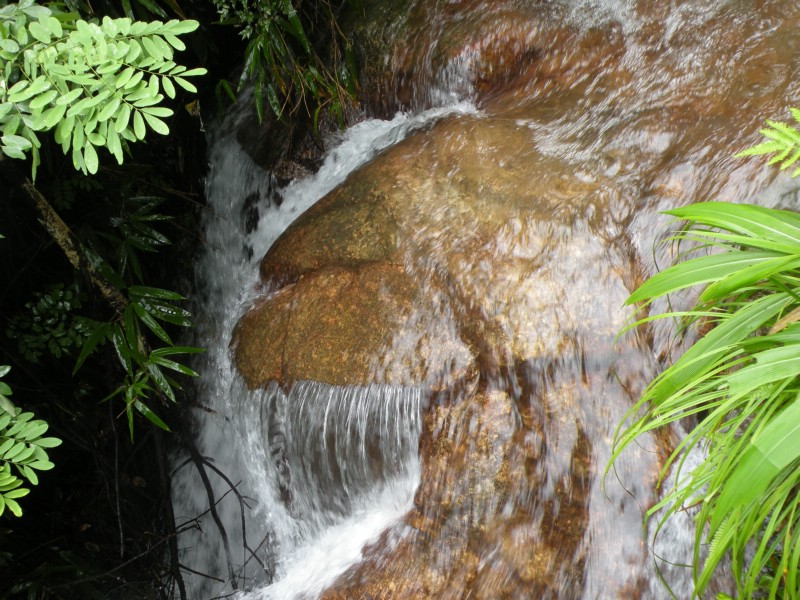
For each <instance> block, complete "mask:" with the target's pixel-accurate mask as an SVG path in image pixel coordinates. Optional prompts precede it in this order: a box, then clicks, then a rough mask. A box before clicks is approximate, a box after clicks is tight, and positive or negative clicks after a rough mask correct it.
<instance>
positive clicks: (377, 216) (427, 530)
mask: <svg viewBox="0 0 800 600" xmlns="http://www.w3.org/2000/svg"><path fill="white" fill-rule="evenodd" d="M434 4H435V9H434ZM522 4H524V6H521V5H522ZM567 4H570V5H571V3H546V2H542V3H539V2H529V3H518V2H511V1H508V2H506V1H502V2H496V3H491V6H485V5H486V3H477V2H474V1H472V0H465V1H463V2H448V3H444V4H442V3H424V2H409V3H405V4H404V3H398V4H394V5H393V6H394V8H393V10H395V11H396V13H397V14H398V15H402V18H400V19H399V20H394V21H392V25H391V26H387V27H386V28H384V29H380V27H379V24H378V21H376V20H373V21H369V20H368V21H367V23H368V24H367V25H365V27H366V29H365V30H364V31H373V32H374V31H379V32H380V35H376V36H375V38H376V39H380V42H379V43H380V44H384V43H385V44H386V47H385V48H383V49H381V47H379V46H376V47H374V51H372V50H371V51H370V52H367V53H365V56H366V55H370V56H372V57H374V58H376V59H377V60H376V61H375V62H373V63H370V65H371V66H370V69H371V70H370V69H368V70H367V77H368V78H371V79H370V81H372V83H371V84H369V85H368V86H365V87H376V89H380V90H383V91H382V92H381V93H380V94H379V95H378V96H376V97H375V98H374V99H372V100H371V101H370V103H371V106H372V107H373V108H372V110H374V111H375V112H377V113H379V114H381V111H391V110H394V109H396V108H398V107H402V106H411V107H415V108H419V107H424V106H430V105H432V104H436V103H437V102H443V101H444V99H446V98H448V97H452V96H459V95H462V96H466V97H469V98H471V99H473V100H474V101H475V102H476V103H477V104H478V105H479V106H480V107H481V108H482V112H481V114H480V115H478V116H458V117H450V118H447V119H444V120H442V121H440V122H438V123H436V124H435V125H431V126H430V127H428V128H427V129H425V130H424V131H419V132H417V133H416V134H414V135H412V136H411V137H409V138H408V139H406V140H404V141H402V142H400V143H398V144H397V145H395V146H394V147H392V148H390V149H388V150H386V151H384V152H383V153H381V154H380V155H379V156H377V157H375V158H374V159H373V160H372V161H371V162H370V163H368V164H367V165H365V166H363V167H362V168H361V169H359V170H358V171H357V172H356V173H353V174H352V175H351V176H350V177H349V178H348V179H347V181H345V182H344V183H343V184H342V185H341V186H340V187H338V188H337V189H336V190H334V191H333V192H331V193H330V194H328V195H327V196H326V197H325V198H323V199H322V200H321V201H320V202H319V203H318V204H317V205H315V206H314V207H313V208H312V209H311V210H310V211H308V212H307V213H306V214H305V215H303V216H302V217H301V218H300V219H298V221H297V222H296V223H295V224H294V225H293V226H292V227H290V228H289V229H288V230H287V231H286V233H285V234H284V235H283V236H282V237H281V238H280V239H279V240H278V242H277V243H276V244H275V245H274V246H273V248H272V249H271V250H270V251H269V253H268V254H267V256H266V257H265V258H264V260H263V262H262V264H261V275H262V279H263V282H264V287H265V289H266V290H268V291H269V294H268V295H267V296H266V298H265V299H264V300H263V301H262V303H260V304H259V305H258V306H257V307H255V308H254V309H253V311H252V312H251V313H249V314H248V315H246V316H245V317H244V319H243V321H242V323H241V325H240V327H239V330H238V333H237V335H236V339H235V341H234V345H235V352H236V360H237V365H238V367H239V369H240V371H241V372H242V373H243V375H244V376H245V378H246V380H247V382H248V384H249V385H251V386H252V387H258V386H263V385H265V384H266V383H267V382H268V381H270V380H276V381H281V382H284V383H286V382H290V381H294V380H298V379H312V380H315V381H326V382H329V383H333V384H335V385H368V384H370V383H376V382H378V383H380V382H387V383H399V384H403V385H420V384H423V385H427V389H428V390H429V392H430V394H431V402H430V408H429V409H428V412H427V413H426V416H425V427H424V430H423V432H422V436H421V439H420V458H421V461H422V477H421V483H420V486H419V489H418V490H417V492H416V495H415V498H414V507H413V509H412V510H411V511H410V512H409V514H408V515H406V517H405V518H404V519H403V521H402V522H401V523H399V524H397V525H396V526H395V527H392V528H391V529H390V530H388V531H387V532H385V534H384V536H383V537H382V539H381V540H379V541H378V542H377V543H375V544H374V545H372V546H369V547H367V548H365V549H364V551H363V560H362V561H361V562H360V563H359V564H357V565H354V566H353V567H352V568H351V569H350V570H349V571H348V572H347V573H345V574H344V575H342V577H341V578H340V579H339V580H338V581H337V582H336V583H335V584H334V585H333V586H331V588H330V590H328V591H327V592H326V593H325V594H324V595H323V597H324V598H329V599H330V598H348V599H349V598H392V599H404V598H431V597H435V598H465V597H469V598H487V599H488V598H537V599H539V598H606V597H607V598H654V597H655V598H658V597H661V595H660V592H659V591H658V590H659V589H660V588H657V587H653V586H654V585H656V586H658V585H659V584H658V582H657V581H656V582H655V584H654V581H655V580H654V578H653V576H652V560H653V557H652V555H651V554H650V553H649V550H648V548H647V545H646V542H645V540H644V539H643V536H642V534H641V521H642V516H643V511H644V510H646V509H647V508H648V507H649V506H651V505H652V503H653V502H655V501H656V500H657V498H658V492H657V490H656V483H655V482H656V480H657V475H658V471H659V468H660V465H662V464H663V460H664V458H665V456H666V455H667V454H668V453H669V451H670V449H671V447H672V446H673V445H674V439H673V438H672V435H671V433H670V432H665V433H661V434H659V435H658V436H653V437H643V438H642V439H641V440H640V441H641V446H639V447H631V448H630V449H629V452H628V453H627V454H625V455H623V456H622V457H620V459H619V460H618V462H617V463H616V469H617V471H616V473H614V474H613V476H609V477H608V478H607V479H606V481H605V483H606V487H605V488H604V487H603V469H604V467H605V465H606V464H607V462H608V460H609V458H610V455H611V447H610V446H611V440H612V438H613V436H614V430H615V427H616V425H617V424H618V423H619V422H621V421H622V419H623V418H625V415H626V412H627V410H628V409H629V407H630V406H631V405H632V404H633V403H634V402H635V400H636V399H637V398H638V396H639V393H640V391H641V389H642V388H643V386H644V385H645V384H646V383H647V382H648V381H650V380H651V379H652V378H653V376H654V375H655V373H656V371H657V366H658V365H657V363H658V362H661V361H666V360H667V359H668V358H669V356H671V354H672V353H673V352H674V351H675V349H674V348H673V347H672V345H671V339H670V333H671V330H670V327H671V325H669V324H667V323H663V324H656V325H655V326H654V327H653V328H652V329H651V330H649V331H647V332H646V334H645V333H642V334H639V335H635V336H630V337H628V338H625V339H624V340H617V339H616V335H617V333H618V332H619V331H620V329H621V328H622V327H623V326H624V324H625V323H626V322H627V320H628V319H629V318H630V317H631V312H630V310H629V309H626V308H624V302H625V299H626V298H627V296H628V294H629V292H630V291H631V290H633V289H634V288H635V287H636V286H637V285H638V283H640V282H641V281H642V280H643V279H644V277H646V276H647V275H648V274H652V273H653V272H654V271H655V269H656V268H662V267H663V266H664V265H666V264H668V263H669V261H670V260H671V256H670V255H669V252H670V251H669V250H664V249H663V248H664V247H663V246H660V245H658V244H657V242H658V240H659V239H660V238H661V237H663V236H665V235H667V234H668V233H667V230H666V229H664V223H665V220H664V219H661V218H659V217H658V216H657V211H658V210H663V209H669V208H673V207H675V206H678V205H682V204H685V203H687V202H690V201H695V200H703V199H710V198H716V199H725V200H750V199H753V198H755V197H757V194H756V192H759V191H762V190H763V189H765V188H768V186H769V185H770V184H772V185H773V186H774V187H773V189H771V193H772V196H771V197H770V199H769V200H768V201H766V203H767V204H769V203H772V204H775V203H779V202H782V203H785V204H787V203H788V204H791V203H795V204H796V190H795V189H794V187H791V186H790V185H789V184H787V183H785V182H784V183H780V180H779V179H777V178H776V175H775V174H774V173H769V174H765V172H764V171H763V168H762V167H763V165H762V164H759V163H758V161H750V162H746V163H745V162H742V161H737V160H734V159H732V158H731V156H732V154H733V153H734V152H735V151H736V150H739V149H741V148H742V147H744V146H745V145H747V144H748V143H753V142H755V141H756V140H755V139H753V138H752V137H750V138H747V139H742V135H743V134H742V132H751V133H752V134H753V135H754V134H755V132H756V131H757V129H758V128H759V126H760V123H761V122H762V120H763V118H765V117H775V116H776V115H779V114H785V108H786V107H787V106H791V105H794V104H797V102H798V101H800V92H798V88H797V86H796V85H794V84H793V83H791V82H792V81H796V80H797V77H796V70H797V67H796V65H795V63H796V61H794V58H793V57H794V56H796V51H795V50H796V49H797V48H796V46H797V42H796V36H795V37H792V36H793V32H795V31H796V30H797V26H798V24H800V8H798V7H795V6H792V7H790V8H787V7H786V5H785V3H778V2H773V1H765V2H759V3H756V5H754V6H752V7H751V6H748V7H745V6H743V5H739V4H736V3H691V2H678V3H673V4H671V5H670V9H669V10H668V11H667V12H666V14H665V9H664V3H661V2H651V1H647V2H639V3H636V6H627V5H626V6H627V7H621V8H620V7H618V8H619V11H620V12H621V13H622V14H608V15H604V14H588V13H587V14H578V15H577V16H576V15H573V14H570V13H568V9H567V8H565V7H564V6H562V5H567ZM600 4H603V3H600ZM374 6H375V8H374V10H375V11H376V14H380V8H379V6H380V3H377V2H376V3H375V4H374ZM479 6H480V8H481V10H477V8H478V7H479ZM592 6H593V7H594V6H595V4H592ZM604 6H605V4H604ZM605 8H606V9H608V8H609V7H607V6H605ZM367 10H368V11H371V10H372V8H371V7H370V8H368V9H367ZM598 11H599V8H598ZM589 12H591V11H589ZM369 28H373V29H369ZM375 28H378V29H375ZM428 39H433V40H434V41H432V42H430V43H429V42H428V41H423V40H428ZM792 40H795V41H792ZM459 69H460V70H459ZM450 76H452V77H451V79H448V77H450ZM440 84H441V85H440ZM437 85H439V87H438V88H437ZM386 90H388V91H386ZM437 94H439V95H438V96H437ZM448 94H449V96H448ZM748 135H750V134H748ZM775 190H778V191H777V192H776V191H775ZM779 192H780V193H779ZM793 194H794V195H793ZM793 207H795V208H796V206H793ZM654 247H656V248H658V250H657V251H656V252H653V248H654ZM680 301H683V300H681V299H680V298H679V299H678V302H680ZM720 585H724V583H721V584H720ZM682 589H684V590H687V589H688V591H687V592H686V594H685V597H689V596H690V595H691V589H690V587H689V588H685V587H684V588H682ZM679 596H680V594H679Z"/></svg>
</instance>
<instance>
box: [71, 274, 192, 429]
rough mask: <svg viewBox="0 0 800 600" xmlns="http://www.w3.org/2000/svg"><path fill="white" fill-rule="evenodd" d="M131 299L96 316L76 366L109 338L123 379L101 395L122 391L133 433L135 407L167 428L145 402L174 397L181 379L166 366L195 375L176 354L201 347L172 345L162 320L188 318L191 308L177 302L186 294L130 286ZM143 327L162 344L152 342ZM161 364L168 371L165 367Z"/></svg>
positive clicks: (186, 322)
mask: <svg viewBox="0 0 800 600" xmlns="http://www.w3.org/2000/svg"><path fill="white" fill-rule="evenodd" d="M128 299H129V303H128V305H127V307H126V309H125V312H124V314H123V315H122V318H121V319H118V320H116V321H107V322H96V323H95V324H94V328H93V330H92V332H91V334H90V335H89V337H88V339H87V340H86V343H85V344H84V346H83V348H82V350H81V353H80V355H79V356H78V359H77V361H76V364H75V372H77V371H78V369H80V368H81V366H82V365H83V363H84V362H85V361H86V359H87V358H88V357H89V355H90V354H92V353H93V352H94V351H95V350H96V349H97V348H98V346H100V345H102V344H104V343H106V342H108V343H110V344H111V345H112V347H113V348H114V350H115V352H116V356H117V358H118V359H119V363H120V365H121V367H122V369H123V372H124V380H123V382H122V384H121V385H120V386H119V387H118V388H117V389H116V390H115V391H114V392H112V393H111V394H110V395H109V396H107V397H106V398H105V400H109V399H110V398H113V397H115V396H121V397H122V398H123V400H124V402H125V414H126V416H127V420H128V428H129V431H130V435H131V438H133V429H134V420H133V417H134V414H135V413H134V411H136V412H139V413H140V414H142V415H143V416H144V417H145V418H146V419H148V420H149V421H150V422H151V423H153V424H154V425H156V426H158V427H160V428H161V429H164V430H166V431H169V427H168V426H167V424H166V423H164V421H163V420H162V419H161V418H160V417H159V416H158V415H157V414H156V413H155V412H154V411H153V410H152V409H151V408H150V407H149V406H148V404H146V402H149V401H150V400H149V399H150V398H151V397H152V396H153V395H156V396H159V397H162V398H166V399H167V400H169V401H171V402H175V401H176V396H175V390H178V389H180V387H181V386H180V384H179V383H178V382H177V381H176V380H175V379H174V378H173V377H172V376H170V375H168V372H169V371H172V372H175V373H180V374H182V375H187V376H190V377H196V376H197V373H196V372H195V371H193V370H192V369H190V368H189V367H187V366H186V365H184V364H182V363H181V362H178V361H177V360H176V359H175V357H176V356H178V355H184V354H196V353H198V352H202V351H203V350H202V349H201V348H195V347H192V346H176V345H175V344H174V343H173V341H172V338H171V337H170V336H169V334H168V333H167V331H166V329H165V328H164V326H163V325H162V324H164V323H169V324H172V325H177V326H181V327H188V326H190V325H191V324H192V321H191V314H190V313H189V312H188V311H187V310H185V309H182V308H180V307H179V306H177V305H176V304H175V302H177V301H181V300H184V298H183V297H182V296H181V295H180V294H177V293H176V292H172V291H169V290H164V289H161V288H154V287H147V286H130V287H129V288H128ZM146 331H149V332H150V333H152V334H153V335H155V337H156V338H158V340H159V341H160V342H161V343H162V344H163V345H162V346H161V347H158V348H155V349H153V348H151V346H150V344H149V342H148V340H147V335H146ZM165 369H166V370H167V371H165Z"/></svg>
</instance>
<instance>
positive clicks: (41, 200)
mask: <svg viewBox="0 0 800 600" xmlns="http://www.w3.org/2000/svg"><path fill="white" fill-rule="evenodd" d="M22 189H24V190H25V192H26V193H27V194H28V197H29V198H30V199H31V200H33V203H34V204H35V206H36V211H37V212H38V213H39V222H40V223H41V224H42V226H43V227H44V228H45V229H46V230H47V233H49V234H50V237H52V238H53V240H54V241H55V243H56V244H58V247H59V248H61V251H62V252H63V253H64V256H66V257H67V260H68V261H69V263H70V264H71V265H72V266H73V268H74V269H75V270H76V271H82V272H84V273H86V274H87V275H88V276H89V280H90V281H91V282H92V285H94V287H95V288H97V290H98V291H99V292H100V293H101V294H102V296H103V298H105V299H106V301H108V303H109V304H110V305H111V307H112V308H113V309H114V310H115V311H116V312H117V314H118V315H119V316H120V317H121V316H122V314H123V313H124V312H125V308H126V307H127V306H128V300H127V299H126V298H125V296H123V295H122V294H121V293H120V291H119V290H118V289H117V288H115V287H114V286H112V285H111V284H110V283H108V282H107V281H106V280H105V278H104V277H103V276H102V275H100V273H98V272H97V270H96V269H95V268H94V267H93V266H92V265H91V263H90V262H89V261H88V259H87V257H86V254H85V252H84V251H83V249H82V248H81V244H80V242H79V241H78V239H77V238H76V237H75V234H74V233H72V230H71V229H70V228H69V226H68V225H67V224H66V223H64V220H63V219H62V218H61V217H60V216H59V214H58V213H57V212H56V211H55V210H54V209H53V207H52V206H50V203H49V202H48V201H47V199H46V198H45V197H44V196H43V195H42V193H41V192H40V191H39V190H38V189H37V188H36V186H35V185H33V183H31V181H30V180H29V179H25V180H24V182H23V183H22Z"/></svg>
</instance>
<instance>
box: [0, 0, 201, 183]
mask: <svg viewBox="0 0 800 600" xmlns="http://www.w3.org/2000/svg"><path fill="white" fill-rule="evenodd" d="M197 27H198V23H197V22H196V21H190V20H189V21H178V20H171V21H168V22H166V23H162V22H160V21H152V22H149V23H145V22H140V21H133V20H131V19H130V18H128V17H123V18H118V19H111V18H109V17H104V18H103V19H102V21H101V22H99V23H97V22H88V21H84V20H83V19H81V18H79V15H78V14H77V13H58V12H54V11H52V10H51V9H50V8H48V7H45V6H40V5H37V4H34V3H33V1H32V0H23V1H22V2H19V3H18V4H9V5H7V6H4V7H3V8H0V69H2V72H0V132H2V135H0V150H2V152H3V153H4V154H5V155H6V156H9V157H11V158H25V157H26V153H30V155H31V156H32V159H33V164H32V169H33V174H34V176H35V173H36V169H37V167H38V165H39V164H40V156H39V148H40V147H41V141H40V140H39V137H38V135H37V134H39V133H42V132H45V131H50V130H54V135H55V141H56V142H57V143H58V144H60V145H61V148H62V150H63V152H64V153H65V154H66V153H68V152H71V156H72V162H73V165H74V166H75V168H76V169H78V170H80V171H82V172H84V173H87V172H89V173H95V172H97V169H98V166H99V157H98V153H97V149H98V148H106V149H107V150H108V151H109V152H110V153H111V154H112V155H113V156H114V157H115V158H116V160H117V162H118V163H120V164H122V162H123V158H124V151H125V149H126V148H127V145H128V144H129V143H130V142H135V141H139V140H142V139H144V137H145V136H146V134H147V130H148V129H151V130H153V131H155V132H156V133H159V134H162V135H165V134H167V133H169V126H168V125H167V123H166V122H165V121H164V120H163V119H165V118H167V117H170V116H171V115H172V114H173V111H172V109H170V108H168V107H165V106H161V103H162V101H163V100H164V99H165V96H166V97H169V98H175V96H176V86H178V87H181V88H184V89H185V90H187V91H189V92H196V91H197V89H196V88H195V86H194V84H193V83H191V82H190V81H189V79H187V78H190V77H193V76H196V75H202V74H204V73H205V72H206V71H205V69H202V68H197V69H187V68H186V67H185V66H183V65H178V64H176V63H175V62H174V61H173V58H174V52H175V50H183V49H184V48H185V44H184V43H183V42H182V41H181V40H180V38H179V37H178V36H180V35H182V34H185V33H188V32H191V31H194V30H195V29H196V28H197Z"/></svg>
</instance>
